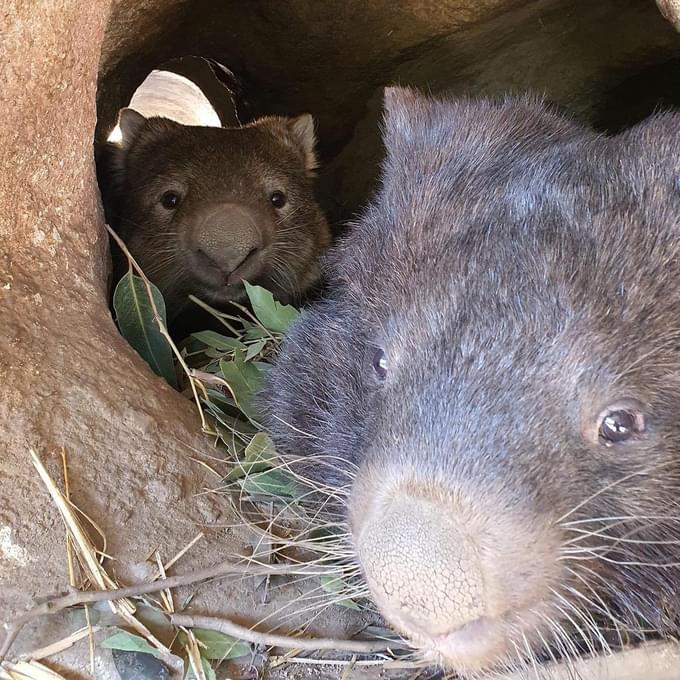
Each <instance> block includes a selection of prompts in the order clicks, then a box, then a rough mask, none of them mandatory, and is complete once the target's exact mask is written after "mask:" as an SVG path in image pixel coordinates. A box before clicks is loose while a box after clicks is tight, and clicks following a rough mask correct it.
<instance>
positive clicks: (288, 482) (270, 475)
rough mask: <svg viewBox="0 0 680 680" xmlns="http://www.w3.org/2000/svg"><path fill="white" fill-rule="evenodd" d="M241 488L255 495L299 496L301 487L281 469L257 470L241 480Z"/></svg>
mask: <svg viewBox="0 0 680 680" xmlns="http://www.w3.org/2000/svg"><path fill="white" fill-rule="evenodd" d="M239 484H240V485H241V488H242V489H243V490H244V491H245V492H246V493H249V494H252V495H254V496H262V495H264V496H287V497H289V498H297V497H299V496H300V489H299V487H298V486H297V484H296V483H295V481H294V480H293V479H292V478H291V477H289V476H288V475H287V474H286V473H285V472H282V471H281V470H265V471H264V472H255V473H253V474H251V475H248V476H247V477H245V478H244V479H240V480H239Z"/></svg>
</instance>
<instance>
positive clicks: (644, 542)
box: [564, 526, 680, 549]
mask: <svg viewBox="0 0 680 680" xmlns="http://www.w3.org/2000/svg"><path fill="white" fill-rule="evenodd" d="M648 528H649V527H647V526H643V527H640V528H639V529H637V530H636V531H644V530H645V529H648ZM571 531H578V532H580V533H581V534H582V535H581V536H577V537H576V538H572V539H569V540H568V541H566V542H565V543H564V545H570V544H572V545H573V544H578V543H579V542H580V541H583V540H584V539H586V538H588V537H589V536H594V537H597V538H603V539H605V540H607V541H612V543H613V544H614V545H616V544H618V543H632V544H634V545H680V539H668V540H664V539H659V540H652V539H641V538H639V539H638V538H625V537H623V536H610V535H609V534H606V533H604V530H601V531H583V530H580V529H571ZM610 549H611V546H610Z"/></svg>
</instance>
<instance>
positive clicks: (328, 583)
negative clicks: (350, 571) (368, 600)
mask: <svg viewBox="0 0 680 680" xmlns="http://www.w3.org/2000/svg"><path fill="white" fill-rule="evenodd" d="M319 581H320V582H321V588H322V589H323V590H324V591H325V592H327V593H332V594H334V595H340V594H342V593H343V592H344V591H346V590H347V584H346V583H345V582H344V581H343V580H342V579H341V578H340V577H339V576H320V577H319ZM334 604H337V605H338V606H340V607H346V608H347V609H355V610H357V611H358V610H361V607H360V606H359V605H358V604H357V603H356V602H355V601H354V600H352V599H351V598H349V597H347V598H344V599H342V600H337V601H336V602H334Z"/></svg>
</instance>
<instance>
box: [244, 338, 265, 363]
mask: <svg viewBox="0 0 680 680" xmlns="http://www.w3.org/2000/svg"><path fill="white" fill-rule="evenodd" d="M266 344H267V338H260V339H259V340H256V341H255V342H254V343H253V344H252V345H250V346H249V347H248V351H247V352H246V361H250V360H251V359H253V358H254V357H256V356H257V355H258V354H259V353H260V352H261V351H262V350H263V349H264V347H265V345H266Z"/></svg>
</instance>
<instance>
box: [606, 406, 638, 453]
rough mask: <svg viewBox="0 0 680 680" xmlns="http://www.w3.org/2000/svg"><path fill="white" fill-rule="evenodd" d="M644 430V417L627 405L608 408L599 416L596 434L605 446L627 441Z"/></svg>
mask: <svg viewBox="0 0 680 680" xmlns="http://www.w3.org/2000/svg"><path fill="white" fill-rule="evenodd" d="M644 431H645V417H644V416H643V415H642V413H640V412H639V411H636V410H635V409H633V408H629V407H623V406H622V407H619V406H615V407H613V408H608V409H607V410H606V411H605V412H604V413H603V414H602V415H601V417H600V429H599V431H598V436H599V438H600V441H601V442H602V443H603V444H604V445H605V446H611V445H612V444H619V443H621V442H625V441H628V440H629V439H632V438H633V437H635V436H636V435H639V434H642V433H643V432H644Z"/></svg>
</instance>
